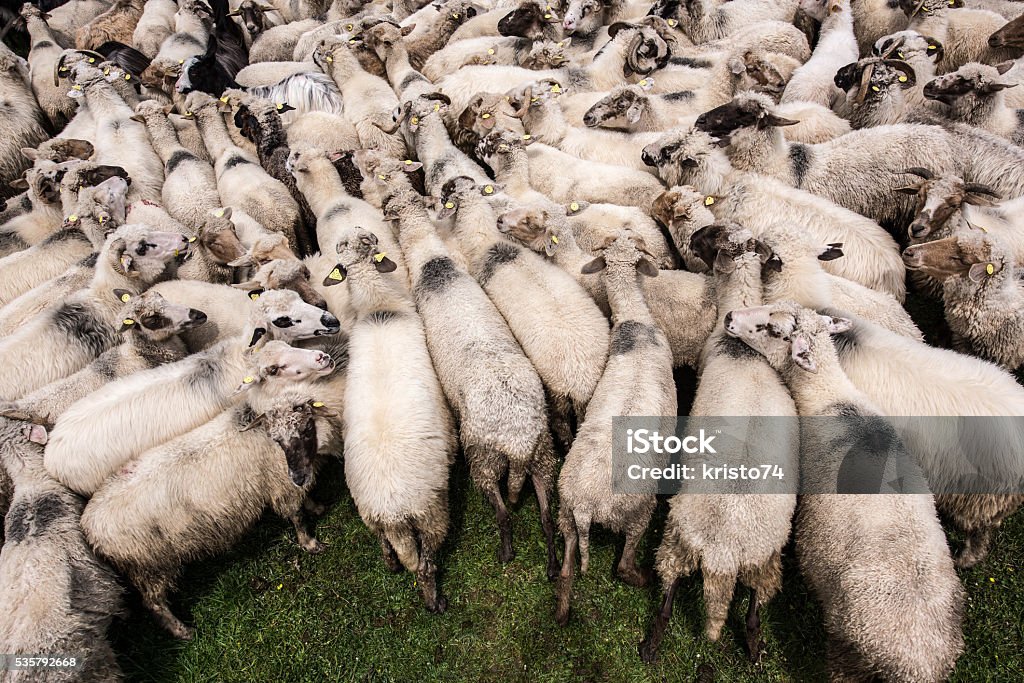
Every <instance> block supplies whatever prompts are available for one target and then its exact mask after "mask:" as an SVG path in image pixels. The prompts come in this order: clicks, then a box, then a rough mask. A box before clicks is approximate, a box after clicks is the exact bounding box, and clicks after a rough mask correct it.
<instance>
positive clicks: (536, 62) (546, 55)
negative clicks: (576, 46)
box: [519, 38, 572, 70]
mask: <svg viewBox="0 0 1024 683" xmlns="http://www.w3.org/2000/svg"><path fill="white" fill-rule="evenodd" d="M571 44H572V38H566V39H564V40H559V41H554V40H538V41H536V42H534V44H533V45H532V46H531V47H530V51H529V52H528V53H527V54H526V56H525V57H523V58H522V59H521V60H520V61H519V66H521V67H523V68H524V69H534V70H539V69H559V68H561V67H562V66H564V65H565V63H566V62H568V61H569V59H570V55H569V51H568V48H569V45H571Z"/></svg>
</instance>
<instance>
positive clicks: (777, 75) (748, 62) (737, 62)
mask: <svg viewBox="0 0 1024 683" xmlns="http://www.w3.org/2000/svg"><path fill="white" fill-rule="evenodd" d="M773 58H774V60H775V61H773ZM773 58H770V57H769V56H768V55H766V54H762V53H758V52H755V51H752V50H747V51H746V52H745V53H744V54H743V55H742V56H737V57H734V58H733V59H731V60H729V68H730V70H731V71H732V73H733V75H734V77H735V79H736V84H735V89H736V90H737V91H743V90H750V91H753V92H761V93H765V94H766V95H769V96H770V97H772V99H774V100H778V99H779V96H780V95H782V91H783V90H785V89H786V84H787V83H788V82H789V79H790V77H791V76H792V75H793V71H794V70H795V69H796V67H798V66H800V63H799V62H797V61H796V60H789V61H788V63H787V62H786V58H785V55H775V56H774V57H773ZM776 62H778V63H776ZM780 67H781V68H780Z"/></svg>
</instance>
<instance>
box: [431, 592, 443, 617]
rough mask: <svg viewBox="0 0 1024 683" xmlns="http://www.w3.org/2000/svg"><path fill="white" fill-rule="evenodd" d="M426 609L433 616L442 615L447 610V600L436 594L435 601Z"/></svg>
mask: <svg viewBox="0 0 1024 683" xmlns="http://www.w3.org/2000/svg"><path fill="white" fill-rule="evenodd" d="M427 609H428V610H430V611H431V612H433V613H434V614H444V612H445V610H446V609H448V598H446V597H444V596H443V595H440V594H438V596H437V600H436V601H435V602H434V604H433V605H427Z"/></svg>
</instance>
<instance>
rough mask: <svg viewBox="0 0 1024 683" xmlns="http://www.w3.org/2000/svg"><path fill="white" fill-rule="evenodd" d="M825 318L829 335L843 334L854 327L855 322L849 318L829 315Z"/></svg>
mask: <svg viewBox="0 0 1024 683" xmlns="http://www.w3.org/2000/svg"><path fill="white" fill-rule="evenodd" d="M823 317H824V318H825V329H827V330H828V333H829V334H842V333H843V332H846V331H848V330H849V329H850V328H851V327H853V321H852V320H850V319H849V318H837V317H832V316H829V315H826V316H823Z"/></svg>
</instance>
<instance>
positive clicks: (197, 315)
mask: <svg viewBox="0 0 1024 683" xmlns="http://www.w3.org/2000/svg"><path fill="white" fill-rule="evenodd" d="M188 319H189V320H190V321H191V322H193V323H195V324H196V325H200V324H202V323H205V322H206V314H205V313H203V312H202V311H197V310H196V309H194V308H190V309H189V311H188Z"/></svg>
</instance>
